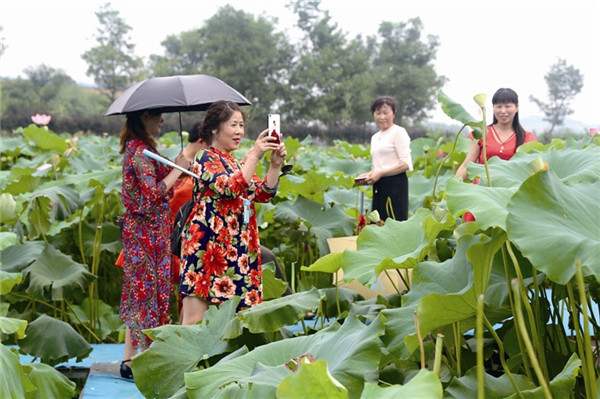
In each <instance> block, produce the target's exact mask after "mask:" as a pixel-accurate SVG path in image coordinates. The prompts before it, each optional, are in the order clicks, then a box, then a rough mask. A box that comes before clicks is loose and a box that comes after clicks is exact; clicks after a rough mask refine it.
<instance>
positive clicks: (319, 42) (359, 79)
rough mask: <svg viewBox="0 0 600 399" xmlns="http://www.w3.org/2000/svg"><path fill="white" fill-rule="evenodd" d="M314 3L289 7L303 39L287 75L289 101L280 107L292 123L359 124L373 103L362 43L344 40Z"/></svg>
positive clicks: (300, 3) (367, 66)
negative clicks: (369, 105)
mask: <svg viewBox="0 0 600 399" xmlns="http://www.w3.org/2000/svg"><path fill="white" fill-rule="evenodd" d="M320 3H321V2H320V1H319V0H311V1H300V0H298V1H294V2H292V3H290V4H289V7H291V8H292V10H293V11H294V13H295V14H296V15H297V18H298V22H297V25H298V27H299V28H300V30H301V31H302V32H303V34H304V37H303V38H302V40H301V41H300V43H299V44H298V45H297V49H296V54H297V56H296V58H295V59H294V65H293V67H292V70H291V71H290V78H289V91H288V98H286V100H285V101H284V104H283V105H282V108H283V109H284V110H285V112H286V113H287V114H288V119H290V120H293V121H304V122H308V121H315V120H318V121H321V122H323V123H325V124H326V125H328V126H330V127H332V126H339V125H340V124H343V123H347V122H359V123H362V122H364V121H365V120H366V118H368V115H369V113H368V104H369V102H370V101H371V100H372V99H371V97H372V95H371V93H372V87H371V81H370V75H369V73H368V71H369V62H368V61H369V60H368V54H367V50H366V47H365V46H364V45H363V43H362V41H361V38H360V37H357V38H355V39H353V40H351V41H347V40H346V34H345V33H344V32H342V31H341V30H340V29H339V28H338V26H337V24H335V23H333V22H332V20H331V17H330V15H329V12H328V11H326V10H325V11H324V10H321V9H320Z"/></svg>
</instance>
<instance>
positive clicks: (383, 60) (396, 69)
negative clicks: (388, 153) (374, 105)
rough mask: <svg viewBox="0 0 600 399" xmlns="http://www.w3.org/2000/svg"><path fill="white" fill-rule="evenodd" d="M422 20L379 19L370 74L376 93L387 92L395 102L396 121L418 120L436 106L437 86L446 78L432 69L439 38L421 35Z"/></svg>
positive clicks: (438, 87) (382, 93)
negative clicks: (382, 20)
mask: <svg viewBox="0 0 600 399" xmlns="http://www.w3.org/2000/svg"><path fill="white" fill-rule="evenodd" d="M422 30H423V24H422V22H421V20H420V19H419V18H411V19H409V20H408V22H399V23H393V22H382V23H381V24H380V26H379V38H375V40H376V41H377V42H378V41H379V40H381V42H380V43H379V45H378V46H377V47H376V54H375V57H374V60H373V70H372V78H373V80H374V81H375V93H376V95H378V96H379V95H389V96H392V97H394V99H395V100H396V102H397V103H398V113H397V116H396V122H397V123H402V122H403V121H404V120H406V121H408V122H410V123H416V122H419V121H422V120H423V119H425V118H426V117H427V111H428V110H431V109H433V108H434V106H436V104H437V100H436V95H437V92H438V90H439V89H440V88H441V87H442V86H443V85H444V83H445V82H446V78H445V77H444V76H438V75H437V73H436V72H435V69H434V66H433V61H434V60H435V56H436V52H437V48H438V46H439V41H438V38H437V36H432V35H429V36H428V37H427V40H426V41H424V40H422V38H421V31H422Z"/></svg>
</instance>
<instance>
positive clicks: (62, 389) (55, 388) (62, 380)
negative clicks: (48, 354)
mask: <svg viewBox="0 0 600 399" xmlns="http://www.w3.org/2000/svg"><path fill="white" fill-rule="evenodd" d="M23 371H24V372H25V373H27V377H28V378H29V380H30V381H31V382H32V383H33V384H34V385H35V386H36V387H38V389H37V390H36V391H35V392H32V393H31V394H28V395H27V396H26V398H28V399H29V398H48V399H50V398H72V397H74V396H75V393H76V390H75V387H76V385H75V382H73V381H71V380H69V379H68V378H67V377H66V376H65V375H64V374H63V373H61V372H60V371H58V370H56V369H55V368H54V367H52V366H49V365H47V364H44V363H29V364H26V365H23ZM34 393H35V394H34Z"/></svg>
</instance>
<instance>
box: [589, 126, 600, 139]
mask: <svg viewBox="0 0 600 399" xmlns="http://www.w3.org/2000/svg"><path fill="white" fill-rule="evenodd" d="M597 134H600V129H597V128H595V127H592V128H590V136H592V137H594V136H595V135H597Z"/></svg>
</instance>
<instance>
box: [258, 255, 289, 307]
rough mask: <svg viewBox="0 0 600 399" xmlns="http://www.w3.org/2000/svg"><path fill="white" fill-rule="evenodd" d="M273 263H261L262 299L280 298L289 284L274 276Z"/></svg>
mask: <svg viewBox="0 0 600 399" xmlns="http://www.w3.org/2000/svg"><path fill="white" fill-rule="evenodd" d="M274 265H275V264H274V263H273V262H269V263H265V264H263V265H262V267H263V269H262V284H263V299H264V300H268V299H273V298H280V297H281V295H282V294H283V293H284V292H285V290H286V289H287V287H288V286H289V284H288V283H287V282H286V281H283V280H280V279H278V278H277V277H275V272H274V270H273V268H274V267H275V266H274Z"/></svg>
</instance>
